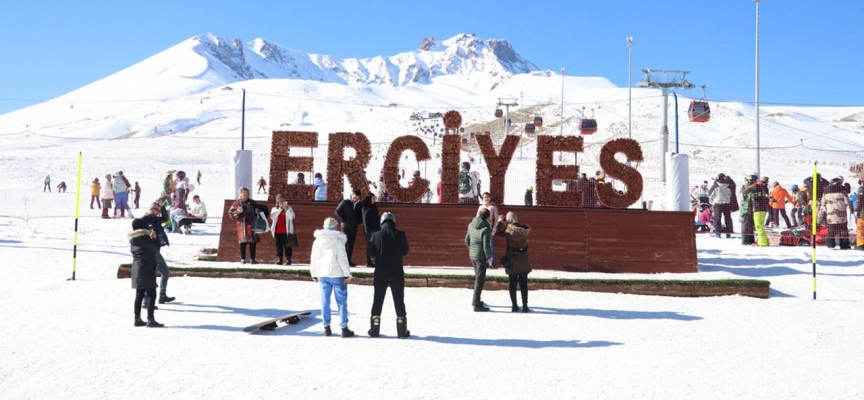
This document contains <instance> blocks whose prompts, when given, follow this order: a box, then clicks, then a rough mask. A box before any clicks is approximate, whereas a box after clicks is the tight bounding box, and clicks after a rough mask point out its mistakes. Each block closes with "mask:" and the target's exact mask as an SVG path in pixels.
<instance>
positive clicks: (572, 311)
mask: <svg viewBox="0 0 864 400" xmlns="http://www.w3.org/2000/svg"><path fill="white" fill-rule="evenodd" d="M531 311H532V312H535V313H538V314H560V315H572V316H580V317H597V318H607V319H672V320H677V321H698V320H700V319H702V317H699V316H695V315H686V314H679V313H677V312H674V311H629V310H598V309H593V308H552V307H532V308H531Z"/></svg>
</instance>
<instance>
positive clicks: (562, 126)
mask: <svg viewBox="0 0 864 400" xmlns="http://www.w3.org/2000/svg"><path fill="white" fill-rule="evenodd" d="M559 135H561V136H564V67H561V132H560V133H559ZM520 157H521V155H520ZM563 158H564V152H563V151H559V152H558V161H561V160H562V159H563Z"/></svg>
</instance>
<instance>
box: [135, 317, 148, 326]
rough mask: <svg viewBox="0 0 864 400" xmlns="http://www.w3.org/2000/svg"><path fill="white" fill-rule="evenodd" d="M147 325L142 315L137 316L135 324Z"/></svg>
mask: <svg viewBox="0 0 864 400" xmlns="http://www.w3.org/2000/svg"><path fill="white" fill-rule="evenodd" d="M145 325H147V323H146V322H144V320H143V319H141V317H135V326H145Z"/></svg>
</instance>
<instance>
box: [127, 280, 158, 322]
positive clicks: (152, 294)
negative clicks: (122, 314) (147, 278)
mask: <svg viewBox="0 0 864 400" xmlns="http://www.w3.org/2000/svg"><path fill="white" fill-rule="evenodd" d="M145 295H146V296H147V298H150V299H155V298H156V288H150V289H136V290H135V306H134V307H133V308H132V309H133V310H135V318H136V319H137V318H141V301H143V300H144V296H145ZM153 307H156V302H155V301H148V302H147V319H153V310H154V308H153Z"/></svg>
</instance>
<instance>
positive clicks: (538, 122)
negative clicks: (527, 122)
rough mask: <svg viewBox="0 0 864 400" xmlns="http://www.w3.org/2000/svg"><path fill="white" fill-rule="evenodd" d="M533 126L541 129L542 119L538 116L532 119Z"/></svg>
mask: <svg viewBox="0 0 864 400" xmlns="http://www.w3.org/2000/svg"><path fill="white" fill-rule="evenodd" d="M534 126H536V127H538V128H542V127H543V117H539V116H538V117H534Z"/></svg>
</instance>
